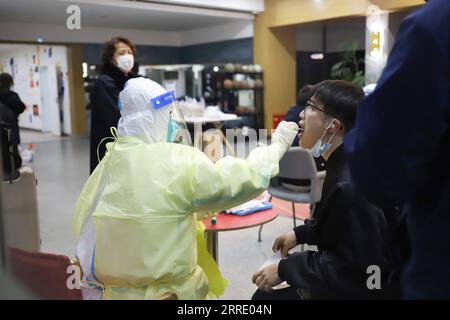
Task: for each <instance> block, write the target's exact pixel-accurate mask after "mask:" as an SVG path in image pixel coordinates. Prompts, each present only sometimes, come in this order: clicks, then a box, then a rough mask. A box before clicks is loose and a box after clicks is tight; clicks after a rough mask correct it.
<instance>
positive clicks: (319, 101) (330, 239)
mask: <svg viewBox="0 0 450 320" xmlns="http://www.w3.org/2000/svg"><path fill="white" fill-rule="evenodd" d="M363 98H364V92H363V91H362V90H361V89H360V88H359V87H357V86H355V85H353V84H351V83H348V82H345V81H340V80H333V81H324V82H322V83H320V84H318V85H317V86H316V88H315V91H314V94H313V97H312V98H311V99H310V101H309V102H308V104H307V105H306V108H305V110H303V111H302V113H301V115H300V118H301V120H300V123H299V124H300V131H301V133H300V134H299V138H300V145H301V147H303V148H305V149H310V150H311V153H312V154H313V155H314V156H315V157H319V156H323V158H324V159H325V160H326V161H327V176H326V178H325V181H324V186H323V192H322V200H321V201H320V202H319V203H318V204H317V206H316V209H315V211H314V213H313V216H312V218H311V219H307V220H306V221H305V224H304V225H301V226H298V227H296V228H294V230H293V231H291V232H289V233H286V234H284V235H282V236H280V237H278V238H277V239H276V240H275V242H274V245H273V250H274V251H277V250H281V256H282V257H283V258H284V259H281V260H280V261H279V262H278V263H275V264H272V265H269V266H266V267H265V268H263V269H261V270H259V271H257V272H256V273H255V274H254V275H253V278H252V280H253V282H254V283H255V284H256V285H257V286H258V288H259V289H258V290H257V291H256V292H255V294H254V295H253V299H256V300H258V299H311V298H312V299H369V298H400V295H399V293H398V292H397V291H396V290H395V289H394V287H393V286H391V285H390V284H388V279H390V278H391V276H392V272H391V270H392V268H391V266H390V260H389V259H388V252H387V241H388V239H387V238H388V236H387V232H388V226H387V224H386V221H392V219H388V218H390V217H386V216H385V213H384V212H383V211H381V210H380V209H378V208H377V207H375V206H374V205H372V204H371V203H370V202H369V201H367V200H366V199H365V198H364V196H363V195H362V194H360V193H359V192H358V190H356V189H355V187H354V185H353V183H352V181H351V178H350V174H349V170H348V165H347V160H346V155H345V153H344V148H343V137H344V134H345V132H347V131H348V130H350V129H351V128H352V127H353V125H354V121H355V116H356V110H357V107H358V105H359V104H360V102H361V101H362V100H363ZM299 165H301V164H299ZM386 214H387V213H386ZM394 214H395V213H394ZM298 244H308V245H316V246H317V248H318V251H304V252H296V253H293V254H292V255H289V256H287V254H288V251H289V250H290V249H291V248H293V247H295V246H297V245H298ZM374 265H375V266H377V267H379V270H381V275H380V276H381V278H380V279H381V280H380V284H381V289H380V290H377V289H373V290H369V288H368V286H367V283H368V278H369V277H370V275H371V274H370V273H369V274H368V273H367V270H368V267H369V266H374ZM283 281H286V282H287V284H288V285H290V287H288V288H284V289H279V290H273V287H274V286H276V285H278V284H280V283H282V282H283ZM397 294H398V295H397Z"/></svg>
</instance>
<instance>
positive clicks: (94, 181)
mask: <svg viewBox="0 0 450 320" xmlns="http://www.w3.org/2000/svg"><path fill="white" fill-rule="evenodd" d="M119 99H120V105H121V110H120V113H121V118H120V120H119V123H118V137H116V139H115V141H114V142H110V143H108V144H107V145H106V148H107V153H106V155H105V156H104V157H103V159H102V160H101V162H100V163H99V165H98V166H97V167H96V169H95V170H94V172H93V173H92V175H91V176H90V177H89V179H88V180H87V182H86V184H85V186H84V187H83V190H82V191H81V194H80V196H79V198H78V201H77V204H76V207H75V212H74V221H73V226H74V233H75V237H76V239H77V241H78V243H77V257H78V260H79V261H80V265H81V267H82V269H83V273H84V280H85V283H87V284H88V285H89V286H92V288H94V289H93V290H97V291H98V293H99V294H98V295H95V294H92V290H89V291H91V292H89V295H90V296H91V297H92V298H94V297H96V298H103V299H154V298H157V297H161V296H163V295H164V294H167V293H170V294H173V295H175V296H176V297H177V298H178V299H180V300H185V299H207V298H215V297H217V296H220V295H222V294H223V293H224V290H225V287H226V281H225V279H223V278H222V276H221V274H220V272H219V270H218V268H217V265H216V264H215V262H214V261H213V260H212V257H211V256H210V255H209V254H208V253H207V251H206V243H205V239H204V238H203V235H204V227H205V226H204V224H202V223H201V222H199V223H197V221H196V217H197V214H199V215H200V214H203V213H208V212H217V211H221V210H225V209H228V208H231V207H234V206H237V205H240V204H242V203H244V202H246V201H248V200H250V199H253V198H255V197H257V196H258V195H260V194H261V193H262V192H263V191H264V190H265V189H267V187H268V185H269V181H270V179H271V178H272V177H273V176H275V175H276V174H277V173H278V170H279V168H278V163H279V161H280V159H281V157H283V155H284V153H285V152H286V150H287V149H289V146H290V145H291V143H292V141H293V140H294V137H295V136H296V135H297V132H298V126H297V124H295V123H293V122H290V123H289V122H283V123H281V124H280V125H279V127H278V129H277V130H276V131H275V133H274V137H273V139H272V144H271V145H270V146H265V147H259V148H256V149H254V150H253V151H252V152H251V153H250V155H249V156H248V158H247V159H238V158H234V157H225V158H222V159H220V160H219V161H217V162H216V163H215V164H214V163H212V162H211V160H210V159H208V158H207V156H206V155H205V154H204V153H203V152H201V151H200V150H198V149H197V148H194V147H192V146H190V145H185V144H179V143H174V142H175V141H178V140H179V139H178V138H179V137H182V135H180V136H178V134H177V133H178V132H177V131H178V129H179V128H184V130H181V131H182V132H181V133H182V134H183V133H184V134H185V135H184V136H185V137H189V134H188V133H187V129H186V126H185V124H183V123H182V121H181V119H182V117H176V116H177V114H178V115H179V112H180V110H179V109H178V108H177V107H176V103H175V102H174V97H173V96H171V95H170V94H168V93H167V92H166V90H165V89H164V88H163V87H162V86H160V85H159V84H157V83H156V82H153V81H151V80H149V79H145V78H135V79H131V80H128V81H127V84H126V85H125V88H124V90H123V91H122V92H121V93H120V95H119ZM183 131H184V132H183ZM112 133H113V135H114V136H116V134H115V131H114V129H112ZM186 140H190V139H186ZM186 140H181V142H183V141H184V142H186ZM96 288H97V289H96ZM86 291H87V290H86Z"/></svg>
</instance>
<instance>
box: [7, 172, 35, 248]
mask: <svg viewBox="0 0 450 320" xmlns="http://www.w3.org/2000/svg"><path fill="white" fill-rule="evenodd" d="M2 193H3V224H4V232H5V237H6V242H7V243H8V245H10V246H14V247H18V248H21V249H25V250H30V251H39V250H40V243H41V238H40V228H39V214H38V204H37V193H36V178H35V176H34V172H33V170H31V168H28V167H22V168H20V176H19V178H18V179H16V180H13V181H12V182H11V183H10V182H6V181H4V182H3V185H2Z"/></svg>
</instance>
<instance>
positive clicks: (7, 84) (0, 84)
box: [0, 72, 14, 89]
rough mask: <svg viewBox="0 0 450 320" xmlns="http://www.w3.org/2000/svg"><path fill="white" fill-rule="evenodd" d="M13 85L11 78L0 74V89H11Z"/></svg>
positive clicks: (6, 74)
mask: <svg viewBox="0 0 450 320" xmlns="http://www.w3.org/2000/svg"><path fill="white" fill-rule="evenodd" d="M13 84H14V79H13V77H12V76H11V75H10V74H9V73H6V72H3V73H0V88H1V89H11V87H12V86H13Z"/></svg>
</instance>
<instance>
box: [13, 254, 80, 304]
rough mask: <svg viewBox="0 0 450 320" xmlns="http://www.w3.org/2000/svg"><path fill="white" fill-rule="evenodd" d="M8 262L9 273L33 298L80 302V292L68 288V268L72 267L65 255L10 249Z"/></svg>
mask: <svg viewBox="0 0 450 320" xmlns="http://www.w3.org/2000/svg"><path fill="white" fill-rule="evenodd" d="M8 262H9V267H10V270H11V274H12V275H13V276H14V277H15V278H16V279H17V280H18V281H20V282H21V284H22V285H23V286H24V287H25V288H27V289H28V290H29V291H30V292H31V293H32V294H34V295H35V297H36V298H39V299H51V300H82V299H83V295H82V293H81V290H79V289H69V288H68V287H67V279H68V278H69V276H70V274H68V273H67V268H68V267H69V266H70V265H71V264H72V263H71V261H70V259H69V258H68V257H67V256H63V255H57V254H50V253H43V252H30V251H25V250H22V249H18V248H13V247H10V248H9V259H8Z"/></svg>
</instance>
